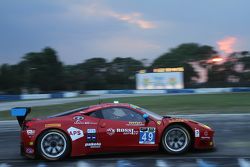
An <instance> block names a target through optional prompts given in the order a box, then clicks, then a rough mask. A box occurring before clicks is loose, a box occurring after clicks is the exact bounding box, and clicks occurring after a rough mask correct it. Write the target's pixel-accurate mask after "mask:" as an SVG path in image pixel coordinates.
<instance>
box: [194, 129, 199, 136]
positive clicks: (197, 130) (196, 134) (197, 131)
mask: <svg viewBox="0 0 250 167" xmlns="http://www.w3.org/2000/svg"><path fill="white" fill-rule="evenodd" d="M194 136H195V137H200V130H199V129H195V130H194Z"/></svg>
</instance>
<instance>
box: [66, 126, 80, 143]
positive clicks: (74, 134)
mask: <svg viewBox="0 0 250 167" xmlns="http://www.w3.org/2000/svg"><path fill="white" fill-rule="evenodd" d="M67 131H68V133H69V135H70V138H71V139H72V141H75V140H77V139H79V138H82V137H83V136H84V134H83V131H82V130H81V129H77V128H75V127H70V128H68V129H67Z"/></svg>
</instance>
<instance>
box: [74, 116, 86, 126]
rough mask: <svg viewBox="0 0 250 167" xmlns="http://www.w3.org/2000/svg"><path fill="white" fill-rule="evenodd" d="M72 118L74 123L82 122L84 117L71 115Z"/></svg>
mask: <svg viewBox="0 0 250 167" xmlns="http://www.w3.org/2000/svg"><path fill="white" fill-rule="evenodd" d="M73 120H74V121H75V122H74V124H84V122H83V120H84V117H83V116H79V115H77V116H74V117H73Z"/></svg>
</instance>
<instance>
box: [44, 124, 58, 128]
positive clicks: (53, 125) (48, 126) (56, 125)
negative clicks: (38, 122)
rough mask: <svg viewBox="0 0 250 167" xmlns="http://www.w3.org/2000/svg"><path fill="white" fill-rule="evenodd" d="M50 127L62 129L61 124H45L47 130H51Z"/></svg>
mask: <svg viewBox="0 0 250 167" xmlns="http://www.w3.org/2000/svg"><path fill="white" fill-rule="evenodd" d="M50 127H61V124H59V123H53V124H45V128H50Z"/></svg>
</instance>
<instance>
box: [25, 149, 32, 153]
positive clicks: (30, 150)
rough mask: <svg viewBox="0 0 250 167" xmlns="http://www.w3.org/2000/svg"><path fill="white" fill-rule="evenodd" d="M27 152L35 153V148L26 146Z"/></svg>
mask: <svg viewBox="0 0 250 167" xmlns="http://www.w3.org/2000/svg"><path fill="white" fill-rule="evenodd" d="M25 152H26V153H27V154H33V153H34V149H33V148H26V150H25Z"/></svg>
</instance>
